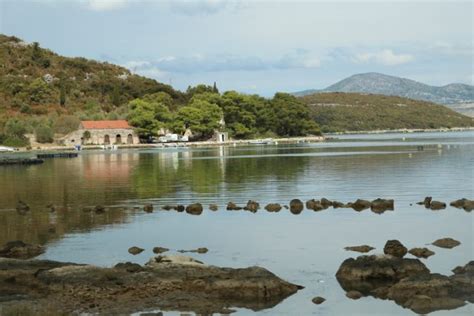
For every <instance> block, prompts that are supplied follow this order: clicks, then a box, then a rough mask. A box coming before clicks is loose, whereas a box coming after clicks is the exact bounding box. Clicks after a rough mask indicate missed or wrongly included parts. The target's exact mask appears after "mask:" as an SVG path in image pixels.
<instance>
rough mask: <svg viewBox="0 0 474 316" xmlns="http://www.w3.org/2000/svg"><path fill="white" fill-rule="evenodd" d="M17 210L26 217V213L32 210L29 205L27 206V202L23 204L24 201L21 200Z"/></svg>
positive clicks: (17, 204)
mask: <svg viewBox="0 0 474 316" xmlns="http://www.w3.org/2000/svg"><path fill="white" fill-rule="evenodd" d="M16 210H17V212H18V213H20V214H21V215H24V214H25V213H26V212H28V211H29V210H30V206H29V205H28V204H26V203H25V202H23V201H22V200H19V201H18V202H17V203H16Z"/></svg>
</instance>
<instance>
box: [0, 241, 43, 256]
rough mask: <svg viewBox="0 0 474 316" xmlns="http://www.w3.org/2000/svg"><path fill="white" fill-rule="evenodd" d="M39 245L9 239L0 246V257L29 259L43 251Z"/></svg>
mask: <svg viewBox="0 0 474 316" xmlns="http://www.w3.org/2000/svg"><path fill="white" fill-rule="evenodd" d="M44 251H45V249H44V247H42V246H40V245H30V244H26V243H24V242H23V241H21V240H15V241H9V242H7V243H6V244H5V245H4V246H3V248H0V257H4V258H15V259H30V258H33V257H36V256H39V255H40V254H42V253H44Z"/></svg>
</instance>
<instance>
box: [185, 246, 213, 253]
mask: <svg viewBox="0 0 474 316" xmlns="http://www.w3.org/2000/svg"><path fill="white" fill-rule="evenodd" d="M208 251H209V249H207V248H206V247H201V248H197V249H191V250H178V252H181V253H185V252H194V253H207V252H208Z"/></svg>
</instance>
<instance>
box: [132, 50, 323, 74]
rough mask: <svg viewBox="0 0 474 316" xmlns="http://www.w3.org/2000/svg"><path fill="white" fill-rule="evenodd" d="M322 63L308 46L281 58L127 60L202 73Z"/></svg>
mask: <svg viewBox="0 0 474 316" xmlns="http://www.w3.org/2000/svg"><path fill="white" fill-rule="evenodd" d="M320 64H321V61H320V59H319V58H318V57H317V56H313V55H311V54H310V53H309V52H307V51H304V50H297V51H295V52H292V53H290V54H286V55H284V56H282V57H280V58H275V59H270V58H269V59H264V58H261V57H257V56H238V55H231V54H220V55H215V56H205V55H200V54H195V55H192V56H184V57H182V56H165V57H160V58H158V59H155V60H132V61H128V62H126V63H124V64H123V66H125V67H127V68H128V69H130V70H132V71H137V72H143V71H145V70H147V69H155V68H156V69H160V70H161V71H165V72H179V73H202V72H220V71H261V70H268V69H280V70H287V69H298V68H317V67H319V66H320Z"/></svg>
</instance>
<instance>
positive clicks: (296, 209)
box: [290, 199, 304, 215]
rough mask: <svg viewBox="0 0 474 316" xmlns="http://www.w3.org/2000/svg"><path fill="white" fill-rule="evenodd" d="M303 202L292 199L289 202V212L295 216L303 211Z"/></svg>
mask: <svg viewBox="0 0 474 316" xmlns="http://www.w3.org/2000/svg"><path fill="white" fill-rule="evenodd" d="M303 208H304V205H303V202H301V200H299V199H293V200H291V201H290V212H291V213H293V214H295V215H297V214H300V213H301V212H302V211H303Z"/></svg>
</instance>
